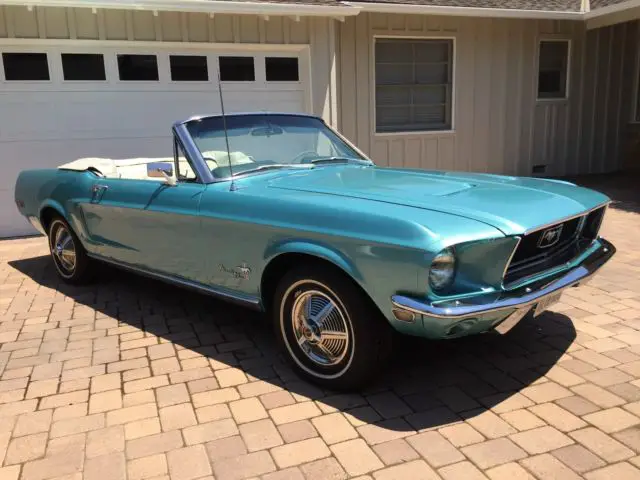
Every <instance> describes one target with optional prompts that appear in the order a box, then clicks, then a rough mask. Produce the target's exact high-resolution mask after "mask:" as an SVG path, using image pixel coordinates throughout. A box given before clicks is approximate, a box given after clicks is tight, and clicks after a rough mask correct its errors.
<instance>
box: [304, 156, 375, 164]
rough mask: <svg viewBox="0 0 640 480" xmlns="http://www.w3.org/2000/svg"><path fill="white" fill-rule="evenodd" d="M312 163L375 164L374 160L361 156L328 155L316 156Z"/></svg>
mask: <svg viewBox="0 0 640 480" xmlns="http://www.w3.org/2000/svg"><path fill="white" fill-rule="evenodd" d="M310 163H312V164H315V165H317V164H319V163H357V164H359V165H373V162H370V161H368V160H363V159H361V158H352V157H326V158H316V159H315V160H311V162H310Z"/></svg>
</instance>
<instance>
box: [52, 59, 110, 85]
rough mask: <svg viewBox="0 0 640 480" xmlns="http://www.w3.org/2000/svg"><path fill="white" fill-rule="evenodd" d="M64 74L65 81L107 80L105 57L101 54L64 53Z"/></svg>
mask: <svg viewBox="0 0 640 480" xmlns="http://www.w3.org/2000/svg"><path fill="white" fill-rule="evenodd" d="M61 58H62V74H63V75H64V79H65V80H106V79H107V77H106V75H105V72H104V57H103V56H102V55H101V54H99V53H63V54H62V55H61Z"/></svg>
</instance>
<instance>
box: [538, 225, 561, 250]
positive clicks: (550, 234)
mask: <svg viewBox="0 0 640 480" xmlns="http://www.w3.org/2000/svg"><path fill="white" fill-rule="evenodd" d="M563 226H564V225H557V226H555V227H552V228H549V229H547V230H545V231H544V232H542V235H540V239H539V240H538V248H549V247H553V246H554V245H555V244H556V243H558V241H559V240H560V236H561V234H562V227H563Z"/></svg>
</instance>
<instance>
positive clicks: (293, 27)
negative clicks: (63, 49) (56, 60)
mask: <svg viewBox="0 0 640 480" xmlns="http://www.w3.org/2000/svg"><path fill="white" fill-rule="evenodd" d="M334 23H335V20H332V19H328V18H314V17H300V18H299V21H296V20H295V19H294V18H293V17H291V18H290V17H278V16H271V17H269V18H268V19H265V18H264V17H259V16H256V15H215V16H213V17H210V16H209V15H208V14H206V13H181V12H158V13H157V15H154V14H153V12H151V11H133V10H105V9H97V10H96V13H93V12H92V9H90V8H58V7H34V8H32V9H31V10H29V9H28V8H27V7H20V6H0V38H17V39H19V38H24V39H69V40H107V41H110V40H121V41H122V40H124V41H147V42H148V41H158V42H194V43H226V44H229V43H236V44H237V43H246V44H272V45H278V44H304V45H310V50H311V68H312V72H313V81H312V110H313V113H314V114H316V115H321V116H322V117H323V118H324V119H325V120H326V121H328V122H333V123H336V122H337V115H338V112H337V110H336V100H337V99H336V88H335V82H333V84H332V83H331V78H332V77H333V78H334V79H335V75H336V64H335V47H336V43H335V37H336V34H335V26H334Z"/></svg>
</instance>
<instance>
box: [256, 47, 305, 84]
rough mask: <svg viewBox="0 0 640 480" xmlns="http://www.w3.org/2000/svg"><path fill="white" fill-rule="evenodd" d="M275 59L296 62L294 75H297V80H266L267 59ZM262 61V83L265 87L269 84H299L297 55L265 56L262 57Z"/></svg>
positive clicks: (298, 58) (299, 74)
mask: <svg viewBox="0 0 640 480" xmlns="http://www.w3.org/2000/svg"><path fill="white" fill-rule="evenodd" d="M275 58H281V59H282V58H284V59H295V61H296V69H297V70H296V73H297V74H298V78H297V79H296V80H269V79H268V78H267V59H275ZM262 61H263V63H264V81H265V83H266V84H267V85H271V84H274V83H275V84H278V83H280V84H287V85H295V84H299V83H300V78H301V77H302V75H301V72H300V57H299V56H298V55H270V54H268V53H267V54H265V55H264V56H263V57H262Z"/></svg>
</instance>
